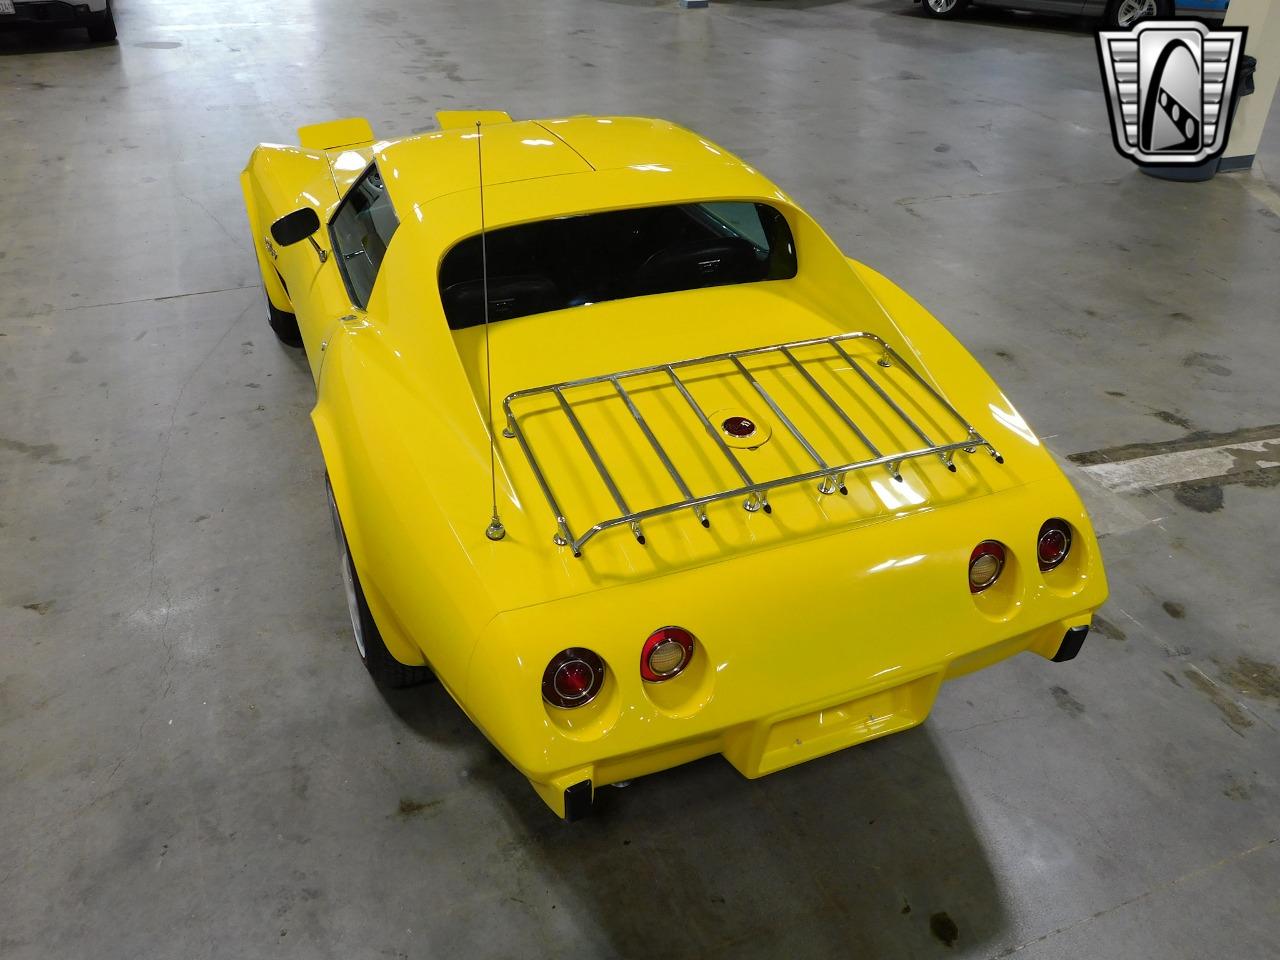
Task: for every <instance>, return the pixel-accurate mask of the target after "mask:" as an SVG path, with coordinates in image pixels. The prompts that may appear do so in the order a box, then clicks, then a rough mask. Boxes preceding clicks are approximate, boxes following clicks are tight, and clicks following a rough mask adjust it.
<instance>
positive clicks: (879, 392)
mask: <svg viewBox="0 0 1280 960" xmlns="http://www.w3.org/2000/svg"><path fill="white" fill-rule="evenodd" d="M853 340H869V341H871V342H872V343H875V344H877V345H879V347H880V349H881V351H882V353H881V357H880V359H879V360H878V361H877V363H878V364H879V365H880V366H882V367H885V368H894V367H897V368H901V369H902V370H903V371H905V373H906V374H907V375H908V376H909V377H911V378H912V380H914V381H915V382H916V383H917V384H918V385H919V386H921V387H922V388H923V389H924V390H925V392H926V393H927V394H928V395H929V396H930V397H931V398H932V399H933V400H934V401H935V402H936V403H937V404H938V405H939V406H941V407H942V408H943V409H944V410H945V411H946V412H947V413H948V414H949V415H950V416H951V417H953V418H954V419H955V420H956V422H957V423H958V424H959V425H960V426H961V427H963V428H964V430H965V433H966V436H965V439H963V440H957V441H954V442H945V443H935V442H934V441H933V440H932V439H931V438H930V437H929V436H928V434H926V433H925V432H924V430H923V429H922V428H921V427H920V425H919V424H918V423H916V422H915V420H913V419H912V418H911V417H910V415H908V414H907V412H906V411H905V410H903V409H902V407H901V406H900V405H899V404H898V403H896V402H895V401H894V400H893V398H892V397H890V396H889V394H888V393H887V392H885V390H884V388H883V387H882V386H881V385H880V384H879V383H877V382H876V381H875V379H874V378H873V377H871V375H870V374H868V373H867V371H865V370H864V369H863V368H862V366H861V365H860V364H859V363H858V362H857V360H855V359H854V358H853V357H852V356H851V355H850V354H849V353H848V351H846V350H845V349H844V347H842V346H841V344H842V343H845V342H849V341H853ZM818 346H827V347H829V348H831V350H832V351H833V352H834V353H833V354H829V355H828V356H830V358H831V359H836V358H837V357H838V358H839V359H841V360H843V361H845V362H846V363H847V364H848V365H849V368H850V369H851V370H852V371H853V372H854V373H856V374H857V375H858V377H859V379H861V381H862V382H863V383H865V384H866V385H867V386H869V387H871V388H872V391H873V392H874V393H875V395H876V396H877V397H878V398H879V399H880V400H881V401H882V402H883V403H884V404H885V405H886V406H887V407H888V408H889V409H890V410H891V411H892V412H893V413H894V414H895V415H896V416H897V417H898V418H899V419H900V420H901V421H902V422H903V423H905V424H906V425H907V427H908V428H909V429H910V430H911V431H912V432H913V433H914V434H915V435H916V436H917V437H919V438H920V440H921V441H922V442H923V444H924V446H922V447H919V448H917V449H913V450H903V451H883V450H881V449H879V448H878V447H877V446H876V445H875V444H874V443H873V442H872V441H871V439H870V438H869V437H868V436H867V435H866V433H865V432H864V431H863V430H862V429H861V428H860V427H859V426H858V424H857V422H856V421H855V420H854V419H853V417H852V416H851V415H850V414H849V412H848V411H847V410H846V409H845V408H844V407H843V406H841V405H840V403H839V401H837V400H836V399H835V398H834V397H833V396H832V395H831V394H830V393H829V392H828V391H827V390H826V389H825V388H824V387H823V386H822V385H821V384H820V383H819V382H818V380H817V378H815V377H814V376H813V374H812V373H811V372H810V371H809V370H807V369H806V368H805V366H804V362H803V361H802V360H801V359H800V358H798V357H797V356H796V355H795V351H798V350H801V349H803V348H810V347H818ZM771 353H772V354H781V356H782V357H783V358H785V359H786V360H787V361H788V362H789V363H790V364H791V366H792V367H794V368H795V369H796V371H797V372H798V373H799V374H800V375H801V377H802V378H803V380H804V381H805V383H806V384H807V385H808V386H809V387H810V388H811V389H812V390H813V391H814V392H815V393H816V394H817V395H818V396H819V397H820V398H821V399H822V401H823V402H824V403H825V404H827V406H829V407H830V408H831V409H832V410H833V411H834V412H835V413H836V415H837V416H838V417H839V418H840V419H841V421H842V422H843V423H844V424H845V425H846V426H847V427H849V429H850V430H852V431H853V433H854V434H855V435H856V436H857V437H858V439H859V440H860V441H861V442H862V443H863V444H864V445H865V446H866V447H867V449H868V450H869V451H870V452H871V454H872V456H871V458H870V459H866V460H854V461H851V462H849V463H840V464H829V463H828V462H827V461H826V460H825V459H824V458H823V456H822V454H821V453H819V451H818V450H817V448H816V447H815V446H814V445H813V444H812V443H810V442H809V440H808V439H807V438H806V437H805V436H804V434H803V433H802V432H801V431H800V429H799V428H798V427H797V426H796V424H795V423H794V422H793V421H792V420H791V419H790V418H789V417H788V416H787V415H786V413H785V412H784V411H783V410H782V408H781V406H779V404H778V403H777V401H776V400H775V399H774V398H773V397H772V396H771V395H770V394H769V392H768V391H767V390H766V389H765V387H764V385H763V384H761V383H760V381H759V380H758V379H757V378H756V377H755V375H754V374H753V373H752V372H751V371H750V370H749V369H748V368H747V366H746V365H745V364H743V363H742V360H743V359H744V358H746V357H756V356H761V355H765V354H771ZM725 361H728V362H730V363H732V364H733V365H734V366H735V367H736V368H737V370H738V372H739V373H740V374H742V376H743V377H744V378H745V379H746V380H747V381H748V383H749V384H750V385H751V386H752V388H753V389H754V390H755V391H756V393H757V394H759V396H760V398H761V399H762V400H763V401H764V402H765V403H766V404H767V405H768V407H769V409H770V410H771V411H772V412H773V414H774V415H775V416H776V417H777V418H778V419H779V420H780V421H781V422H782V424H783V425H784V426H785V427H786V429H787V430H788V431H789V432H790V434H791V435H792V437H793V438H794V439H795V440H796V441H797V442H798V443H799V444H800V445H801V446H802V447H803V448H804V450H805V452H806V453H807V454H808V455H809V456H810V457H811V458H812V459H813V461H814V462H815V463H816V464H817V469H814V470H810V471H806V472H804V473H798V474H794V475H791V476H786V477H777V478H774V479H771V480H755V479H753V478H752V477H751V475H750V474H749V473H748V472H747V469H746V467H744V466H743V464H742V462H741V461H740V460H739V459H738V457H737V456H736V455H735V454H734V452H733V450H732V449H731V448H730V447H729V445H728V444H727V443H726V442H725V440H724V438H723V437H722V436H720V432H719V431H718V430H717V429H716V428H715V425H714V424H712V422H711V420H710V418H709V417H708V416H707V414H706V412H705V411H704V410H703V409H702V407H701V405H700V404H699V403H698V401H697V399H696V398H695V397H694V396H693V394H692V392H691V391H690V390H689V387H688V385H687V384H685V382H684V381H683V380H682V379H681V378H680V376H679V374H678V373H677V372H676V371H677V370H682V369H685V368H687V367H694V366H701V365H710V364H715V363H720V362H725ZM646 374H665V375H666V377H667V378H668V379H669V380H670V382H671V384H672V385H673V386H674V387H675V388H676V390H677V391H678V392H679V393H680V395H681V396H682V397H683V398H684V400H685V402H686V403H687V404H688V405H689V408H690V409H691V410H692V411H693V413H694V415H695V416H696V417H697V418H698V421H699V422H700V423H701V424H702V426H703V429H705V430H706V431H707V433H708V434H709V435H710V436H711V438H712V439H713V440H714V441H715V443H716V446H717V447H718V448H719V450H720V452H721V453H722V454H723V455H724V457H725V459H726V460H727V461H728V462H729V465H730V466H731V467H732V468H733V470H734V472H735V473H736V474H737V475H738V477H739V479H740V480H741V481H742V485H741V486H738V487H734V488H732V489H728V490H715V491H713V492H710V493H705V494H701V495H695V494H694V493H693V491H692V489H691V488H690V486H689V484H688V483H687V482H686V481H685V479H684V476H683V475H682V474H681V473H680V471H679V470H678V469H677V468H676V465H675V463H674V462H673V461H672V459H671V456H670V455H669V454H668V452H667V451H666V449H665V448H664V447H663V446H662V444H661V442H660V441H659V440H658V438H657V436H656V435H655V434H654V432H653V429H652V428H651V427H650V425H649V423H648V422H647V421H646V420H645V418H644V416H643V414H642V413H641V412H640V410H639V408H638V407H637V406H636V404H635V401H634V398H632V396H631V395H630V393H629V392H628V391H627V389H626V387H624V386H623V384H622V381H623V380H626V379H628V378H630V377H638V376H643V375H646ZM602 383H609V384H611V385H612V386H613V388H614V391H615V392H616V393H617V395H618V396H619V398H621V400H622V402H623V403H624V404H625V405H626V408H627V411H628V412H629V413H630V414H631V416H632V418H633V419H634V420H635V422H636V424H637V426H638V427H639V428H640V430H641V432H642V433H643V434H644V436H645V439H646V440H647V441H648V442H649V445H650V446H651V447H652V448H653V451H654V453H655V454H656V455H657V457H658V459H659V461H661V463H662V465H663V467H664V468H665V469H666V471H667V473H668V474H669V475H670V476H671V479H672V480H673V481H674V482H675V485H676V487H677V488H678V489H679V491H680V493H681V494H682V496H683V499H681V500H679V501H676V502H673V503H666V504H662V505H660V506H656V507H649V508H647V509H644V510H631V509H630V507H629V506H628V505H627V502H626V499H625V498H624V497H623V495H622V492H621V490H620V489H619V488H618V485H617V483H616V482H615V481H614V478H613V476H612V474H610V473H609V470H608V468H607V467H606V466H605V464H604V461H603V459H602V458H601V457H600V453H599V451H598V450H597V449H596V447H595V444H593V443H592V442H591V438H590V437H589V435H588V434H587V431H586V428H585V427H584V426H583V424H582V421H581V420H580V419H579V418H578V416H577V414H576V412H575V411H574V409H573V404H572V403H571V402H570V400H569V399H568V398H567V397H566V396H565V391H567V390H572V389H574V388H577V387H585V386H590V385H593V384H602ZM546 394H551V395H552V396H554V397H555V399H556V402H557V404H558V406H559V407H560V409H561V410H562V411H563V413H564V414H565V417H566V418H567V419H568V420H569V423H570V425H571V426H572V427H573V430H574V432H575V434H576V435H577V437H578V439H579V441H580V442H581V443H582V446H583V449H584V450H585V451H586V453H587V455H588V457H589V458H590V459H591V462H592V464H593V465H594V466H595V468H596V471H597V473H598V474H599V475H600V478H601V480H602V481H603V482H604V484H605V487H606V488H607V489H608V491H609V494H610V496H611V497H612V498H613V501H614V503H615V504H616V505H617V507H618V509H619V511H621V515H620V516H617V517H613V518H609V519H605V520H601V521H599V522H598V523H595V524H594V525H592V526H591V527H589V528H587V529H586V531H585V532H584V533H583V534H582V535H581V536H578V537H575V536H574V535H573V532H572V529H571V527H570V525H569V521H568V519H567V518H566V517H565V515H564V511H563V510H562V509H561V507H560V505H559V503H558V501H557V500H556V498H555V495H554V494H553V492H552V489H551V484H550V483H549V482H548V480H547V477H546V474H545V473H544V472H543V470H542V467H541V465H540V464H539V462H538V460H537V458H536V457H535V455H534V452H533V449H532V447H531V445H530V443H529V440H528V438H527V437H526V436H525V433H524V431H523V430H522V429H521V426H520V423H519V421H518V418H517V417H516V415H515V413H514V411H513V410H512V404H513V403H515V402H516V401H519V400H521V399H524V398H527V397H532V396H540V395H546ZM502 406H503V412H504V414H505V416H506V429H504V430H503V436H505V437H507V438H510V439H515V440H516V441H517V443H518V444H519V445H520V449H521V450H522V451H523V453H524V455H525V458H526V459H527V460H528V461H529V466H530V468H531V469H532V470H533V474H534V478H535V480H536V481H537V483H538V486H539V488H540V489H541V490H542V494H543V496H544V497H546V499H547V503H548V505H549V506H550V507H551V511H552V513H553V514H554V515H555V519H556V535H555V537H554V540H555V542H556V543H557V544H560V545H561V546H568V547H571V548H572V549H573V553H574V555H575V556H581V555H582V548H583V546H584V545H585V544H586V543H587V541H589V540H591V539H592V538H594V537H595V536H597V535H598V534H600V533H603V532H604V531H606V530H611V529H613V528H615V527H620V526H627V527H630V529H631V531H632V533H633V534H634V535H635V537H636V540H637V541H638V542H639V543H641V544H643V543H644V542H645V538H644V535H643V533H642V531H641V527H640V524H641V523H642V522H643V521H645V520H648V519H651V518H653V517H659V516H664V515H666V514H670V513H675V512H678V511H681V510H692V511H693V513H694V515H695V516H696V517H697V519H698V520H699V522H700V523H701V524H702V525H703V526H704V527H706V526H709V524H710V520H709V518H708V515H707V511H706V507H707V505H708V504H711V503H716V502H719V501H722V500H731V499H735V498H738V497H744V498H745V500H744V502H743V506H744V507H745V508H746V509H747V510H748V511H752V512H755V511H757V510H761V509H763V510H764V512H765V513H771V512H772V507H771V506H770V504H769V501H768V492H769V491H770V490H775V489H777V488H779V487H784V486H790V485H792V484H797V483H806V482H809V481H812V480H818V481H820V483H819V486H818V490H819V492H821V493H823V494H829V493H833V492H835V490H836V489H839V490H840V492H842V493H843V492H845V486H844V484H845V477H846V475H847V474H849V473H852V472H854V471H856V470H865V469H869V468H873V467H885V468H887V469H888V471H889V472H890V474H892V475H893V476H894V478H895V479H897V480H901V479H902V477H901V474H900V469H899V468H900V465H901V464H902V463H904V462H905V461H907V460H913V459H917V458H920V457H929V456H937V457H939V458H940V459H941V460H942V462H943V463H944V464H945V465H946V466H947V468H948V469H949V470H951V471H953V472H954V471H955V469H956V467H955V463H954V455H955V453H956V451H958V450H963V451H965V452H966V453H969V454H973V453H976V452H977V451H978V449H979V448H980V447H981V448H985V449H986V451H987V452H988V453H989V454H990V455H991V456H992V457H993V458H994V459H995V460H996V462H997V463H1003V462H1004V458H1003V457H1001V456H1000V454H999V453H998V452H997V450H996V449H995V447H994V446H992V444H991V443H990V442H989V441H987V440H986V439H985V438H983V437H982V435H981V434H979V433H978V431H977V430H976V429H975V428H974V426H973V425H972V424H971V423H969V421H967V420H966V419H965V418H964V417H963V416H961V414H960V412H959V411H958V410H956V408H955V407H953V406H952V405H951V403H950V402H948V401H947V399H946V398H945V397H943V396H942V394H941V393H940V392H939V391H938V390H937V389H936V388H935V387H934V386H933V385H932V384H930V383H929V382H928V381H927V380H925V379H924V377H922V376H921V375H920V374H919V373H918V372H917V371H916V370H915V368H913V367H912V366H911V365H910V364H909V363H907V362H906V361H905V360H904V359H903V358H902V356H901V355H900V354H899V353H898V352H897V351H896V350H894V349H893V348H892V347H890V346H889V344H887V343H886V342H885V341H884V340H883V339H881V338H880V337H878V336H876V335H875V334H872V333H865V332H858V333H844V334H838V335H836V336H832V337H817V338H814V339H810V340H797V341H793V342H790V343H780V344H771V345H769V346H762V347H751V348H748V349H745V350H734V351H730V352H727V353H721V354H716V355H714V356H708V357H696V358H692V359H688V360H679V361H675V362H672V363H664V364H656V365H653V366H648V367H638V368H636V369H633V370H624V371H620V372H618V373H609V374H603V375H600V376H594V377H585V378H582V379H578V380H570V381H565V382H564V383H557V384H550V385H548V386H543V387H531V388H529V389H525V390H517V391H515V392H513V393H511V394H508V395H507V397H506V399H504V400H503V402H502Z"/></svg>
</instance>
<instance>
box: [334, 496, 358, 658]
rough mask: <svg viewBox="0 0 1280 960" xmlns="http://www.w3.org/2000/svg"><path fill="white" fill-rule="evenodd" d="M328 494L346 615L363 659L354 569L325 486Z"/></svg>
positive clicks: (335, 508) (340, 523)
mask: <svg viewBox="0 0 1280 960" xmlns="http://www.w3.org/2000/svg"><path fill="white" fill-rule="evenodd" d="M326 488H327V492H328V494H329V513H330V514H331V515H332V517H333V532H334V535H335V536H337V538H338V567H339V569H340V571H341V573H342V589H343V592H344V593H345V594H346V596H347V613H348V615H350V617H351V632H352V634H354V636H355V641H356V650H357V652H359V654H360V659H361V660H364V659H365V646H364V628H363V627H362V626H361V624H360V604H359V601H358V600H357V599H356V575H355V567H354V566H353V565H352V563H351V551H350V550H348V549H347V537H346V534H344V533H343V532H342V521H341V520H340V519H339V518H338V504H337V503H336V502H335V501H334V499H333V488H332V487H330V486H328V485H326Z"/></svg>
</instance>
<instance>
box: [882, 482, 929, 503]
mask: <svg viewBox="0 0 1280 960" xmlns="http://www.w3.org/2000/svg"><path fill="white" fill-rule="evenodd" d="M871 487H872V489H873V490H875V492H876V496H878V497H879V498H880V502H881V503H883V504H884V505H885V506H886V507H888V508H889V509H890V510H896V509H899V508H901V507H914V506H917V505H918V504H921V503H924V501H925V497H924V495H923V494H921V493H918V492H916V491H915V490H913V489H912V488H911V484H910V482H909V481H907V480H903V481H902V482H901V483H899V482H898V481H897V480H894V481H893V482H892V483H885V482H884V481H883V480H872V481H871Z"/></svg>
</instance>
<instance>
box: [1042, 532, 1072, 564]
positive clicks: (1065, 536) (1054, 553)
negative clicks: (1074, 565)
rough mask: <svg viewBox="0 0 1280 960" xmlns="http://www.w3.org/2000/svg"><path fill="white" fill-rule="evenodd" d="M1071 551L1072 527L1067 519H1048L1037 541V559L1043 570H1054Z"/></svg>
mask: <svg viewBox="0 0 1280 960" xmlns="http://www.w3.org/2000/svg"><path fill="white" fill-rule="evenodd" d="M1070 552H1071V527H1070V525H1069V524H1068V523H1067V521H1065V520H1057V519H1054V520H1046V521H1045V522H1044V525H1043V526H1042V527H1041V528H1040V539H1039V540H1038V541H1036V559H1037V560H1038V561H1039V562H1040V569H1041V570H1052V569H1053V568H1054V567H1056V566H1057V565H1058V564H1060V563H1061V562H1062V561H1063V560H1065V559H1067V554H1068V553H1070Z"/></svg>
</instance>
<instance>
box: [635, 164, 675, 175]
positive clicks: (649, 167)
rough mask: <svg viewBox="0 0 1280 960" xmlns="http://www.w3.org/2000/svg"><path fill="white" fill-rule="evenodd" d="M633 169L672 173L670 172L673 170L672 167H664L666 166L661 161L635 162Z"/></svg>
mask: <svg viewBox="0 0 1280 960" xmlns="http://www.w3.org/2000/svg"><path fill="white" fill-rule="evenodd" d="M631 169H632V170H647V171H653V172H655V173H670V172H671V168H670V167H664V166H663V165H662V164H660V163H633V164H631Z"/></svg>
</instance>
